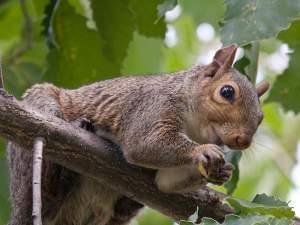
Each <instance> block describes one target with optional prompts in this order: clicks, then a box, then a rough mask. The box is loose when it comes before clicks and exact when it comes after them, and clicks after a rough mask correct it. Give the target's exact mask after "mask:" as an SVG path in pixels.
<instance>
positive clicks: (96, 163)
mask: <svg viewBox="0 0 300 225" xmlns="http://www.w3.org/2000/svg"><path fill="white" fill-rule="evenodd" d="M0 135H1V136H3V137H5V138H7V139H9V140H14V141H16V142H18V143H19V144H21V145H23V146H25V147H26V149H32V146H33V143H34V140H35V138H37V137H42V138H44V140H45V147H44V158H45V159H47V160H52V161H53V162H55V163H58V164H60V165H62V166H65V167H67V168H69V169H72V170H74V171H76V172H78V173H81V174H83V175H86V176H89V177H92V178H94V179H96V180H97V181H99V182H101V183H105V184H106V185H108V186H109V187H111V188H113V189H114V190H116V191H118V192H120V193H122V194H124V195H126V196H127V197H129V198H132V199H134V200H136V201H139V202H141V203H143V204H145V205H148V206H149V207H151V208H154V209H156V210H158V211H160V212H161V213H163V214H165V215H167V216H170V217H172V218H174V219H186V218H187V217H189V216H190V215H191V214H192V213H193V212H195V210H196V208H197V207H198V209H199V211H198V212H199V217H200V218H201V217H203V216H207V217H212V218H215V219H217V220H222V219H223V218H224V216H225V215H226V214H228V213H232V210H231V209H230V208H229V207H228V206H227V205H224V204H222V199H223V198H224V195H223V194H220V193H218V192H216V191H214V190H211V189H210V188H207V187H204V188H203V189H201V190H199V191H198V192H197V193H191V194H186V195H180V194H166V193H162V192H160V191H159V190H158V189H157V187H156V186H155V184H154V182H153V178H154V173H155V171H153V170H149V169H144V168H140V167H136V166H133V165H130V164H128V163H127V162H126V161H125V159H124V158H123V156H122V154H121V151H120V148H119V147H118V146H116V145H114V144H112V143H110V142H109V141H107V140H105V139H101V138H99V137H97V136H95V135H94V134H93V133H89V132H87V131H85V130H83V129H80V128H77V127H74V126H72V125H71V124H70V123H67V122H65V121H63V120H61V119H59V118H56V117H53V116H49V115H43V114H41V113H39V112H37V111H34V110H32V109H30V108H29V107H28V106H26V105H22V103H21V102H18V101H17V100H16V99H15V98H14V97H13V96H9V95H7V94H6V93H5V92H1V94H0Z"/></svg>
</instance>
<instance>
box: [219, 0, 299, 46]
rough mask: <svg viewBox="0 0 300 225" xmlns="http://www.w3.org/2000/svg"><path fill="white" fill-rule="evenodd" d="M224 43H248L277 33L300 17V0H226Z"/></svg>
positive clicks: (222, 37) (222, 36) (222, 31)
mask: <svg viewBox="0 0 300 225" xmlns="http://www.w3.org/2000/svg"><path fill="white" fill-rule="evenodd" d="M225 4H226V6H227V10H226V13H225V18H224V22H223V24H224V26H223V27H222V29H221V39H222V42H223V44H224V45H227V44H230V43H237V44H239V45H244V44H248V43H250V42H252V41H259V40H262V39H266V38H271V37H275V36H277V34H278V33H279V32H280V31H281V30H284V29H286V28H287V27H288V26H289V24H290V23H291V22H292V21H293V20H295V19H296V18H297V17H299V16H300V0H286V1H282V0H260V1H253V0H225Z"/></svg>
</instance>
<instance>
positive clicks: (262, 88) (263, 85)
mask: <svg viewBox="0 0 300 225" xmlns="http://www.w3.org/2000/svg"><path fill="white" fill-rule="evenodd" d="M269 87H270V84H269V82H268V81H262V82H260V83H259V84H257V85H256V92H257V95H258V97H260V96H262V95H263V94H264V93H266V92H267V90H268V89H269Z"/></svg>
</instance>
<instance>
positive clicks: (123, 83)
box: [8, 45, 268, 225]
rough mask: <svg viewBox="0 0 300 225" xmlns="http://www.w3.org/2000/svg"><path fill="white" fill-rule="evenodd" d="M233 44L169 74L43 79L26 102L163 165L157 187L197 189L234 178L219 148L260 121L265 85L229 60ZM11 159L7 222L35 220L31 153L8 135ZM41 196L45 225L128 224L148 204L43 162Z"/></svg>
mask: <svg viewBox="0 0 300 225" xmlns="http://www.w3.org/2000/svg"><path fill="white" fill-rule="evenodd" d="M236 50H237V46H236V45H230V46H227V47H224V48H222V49H219V50H218V51H217V52H216V54H215V56H214V58H213V61H212V62H211V63H210V64H208V65H206V66H195V67H193V68H192V69H189V70H186V71H180V72H176V73H172V74H162V75H155V76H135V77H122V78H117V79H112V80H105V81H100V82H96V83H93V84H90V85H86V86H82V87H80V88H78V89H73V90H67V89H63V88H59V87H56V86H54V85H52V84H47V83H46V84H38V85H34V86H33V87H32V88H30V89H29V90H27V91H26V93H25V94H24V96H23V100H22V101H24V102H25V103H26V104H28V105H30V106H32V107H33V108H35V109H36V110H39V111H41V112H43V113H49V114H51V115H55V116H58V117H60V118H62V119H64V120H66V121H70V122H72V121H76V120H78V119H81V118H84V119H86V120H88V121H90V123H91V124H92V126H93V128H94V132H95V133H96V134H97V135H99V136H101V137H105V138H107V139H109V140H111V141H112V142H114V143H115V144H117V145H119V146H120V147H121V149H122V152H123V155H124V157H125V159H126V160H127V162H128V163H131V164H134V165H138V166H141V167H146V168H151V169H155V170H157V173H156V177H155V182H156V184H157V186H158V188H159V189H160V190H161V191H163V192H168V193H172V192H174V193H175V192H176V193H186V192H190V191H196V190H197V189H199V188H200V187H201V186H202V185H206V184H207V182H211V183H214V184H219V185H221V184H223V183H224V182H226V181H227V180H228V179H229V178H230V176H231V171H232V166H231V164H230V163H228V162H225V160H224V153H223V149H222V148H223V146H225V145H226V146H228V147H230V148H232V149H238V150H242V149H246V148H247V147H248V146H249V145H250V144H251V141H252V137H253V135H254V133H255V132H256V130H257V127H258V126H259V124H260V123H261V121H262V119H263V113H262V111H261V106H260V103H259V97H260V96H262V95H263V94H264V93H265V92H266V91H267V89H268V84H267V83H264V82H263V83H261V84H259V85H258V86H257V87H254V86H253V85H252V83H251V82H250V81H249V80H248V79H247V77H246V76H244V75H242V74H240V73H239V72H238V71H237V70H235V69H234V68H233V67H232V64H233V60H234V57H235V53H236ZM8 158H9V165H10V173H11V185H10V186H11V200H12V215H11V220H10V225H21V224H22V225H29V224H32V219H31V210H32V193H31V192H32V183H31V182H32V155H31V154H28V151H24V150H22V146H19V145H18V144H17V143H14V142H9V144H8ZM199 166H200V167H202V168H204V171H205V172H203V170H201V169H199ZM201 171H202V172H201ZM42 195H43V196H42V198H43V199H42V200H43V209H42V212H43V223H44V225H52V224H53V225H81V224H88V225H92V224H97V225H122V224H127V223H128V222H129V221H130V219H131V218H132V217H134V216H135V215H136V214H137V212H138V211H139V209H140V208H141V207H143V205H142V204H140V203H138V202H135V201H133V200H131V199H129V198H127V197H125V196H122V195H121V194H119V193H116V192H115V191H113V190H112V189H110V188H108V187H106V186H105V185H103V184H100V183H97V182H96V181H94V180H92V179H90V178H87V177H84V176H82V175H79V174H77V173H75V172H73V171H71V170H69V169H67V168H64V167H62V166H59V165H57V164H54V163H51V162H50V161H47V160H46V161H45V162H44V164H43V178H42Z"/></svg>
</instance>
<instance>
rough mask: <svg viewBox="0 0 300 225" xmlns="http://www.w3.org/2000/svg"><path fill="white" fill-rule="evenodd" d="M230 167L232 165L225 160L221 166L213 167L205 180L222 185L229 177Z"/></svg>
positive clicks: (230, 173)
mask: <svg viewBox="0 0 300 225" xmlns="http://www.w3.org/2000/svg"><path fill="white" fill-rule="evenodd" d="M232 169H233V166H232V165H231V163H229V162H226V163H225V164H224V165H223V166H221V167H216V168H214V169H213V170H212V171H211V172H210V174H209V176H208V179H207V181H208V182H210V183H213V184H217V185H222V184H224V183H225V182H227V181H228V180H229V178H230V177H231V175H232Z"/></svg>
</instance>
